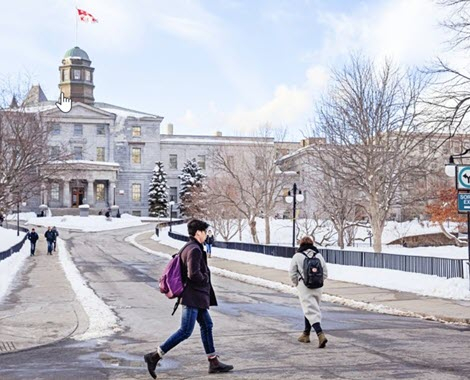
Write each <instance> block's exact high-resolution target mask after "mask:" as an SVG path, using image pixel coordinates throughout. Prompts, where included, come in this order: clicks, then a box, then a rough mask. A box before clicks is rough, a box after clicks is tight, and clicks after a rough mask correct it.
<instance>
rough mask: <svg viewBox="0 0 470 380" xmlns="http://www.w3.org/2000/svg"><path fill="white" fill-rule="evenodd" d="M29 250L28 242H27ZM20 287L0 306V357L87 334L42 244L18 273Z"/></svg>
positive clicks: (60, 274)
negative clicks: (82, 333) (74, 335)
mask: <svg viewBox="0 0 470 380" xmlns="http://www.w3.org/2000/svg"><path fill="white" fill-rule="evenodd" d="M25 244H26V245H28V247H29V243H28V242H26V243H25ZM17 276H18V277H19V280H20V284H18V285H16V287H17V289H18V290H17V291H15V292H11V293H10V295H9V296H7V297H6V298H5V299H4V301H3V302H2V303H1V304H0V354H3V353H8V352H10V351H18V350H25V349H29V348H33V347H37V346H43V345H47V344H50V343H53V342H56V341H59V340H61V339H64V338H67V337H69V336H70V335H72V334H74V333H80V332H84V331H86V329H87V327H88V318H87V316H86V314H85V313H84V311H83V309H82V306H81V305H80V303H79V302H78V301H77V300H76V299H75V293H74V292H73V290H72V288H71V286H70V283H69V281H68V280H67V278H66V277H65V273H64V271H63V269H62V266H61V264H60V262H59V258H58V252H53V255H52V256H48V255H47V253H46V246H45V243H44V241H40V242H39V243H38V246H37V249H36V255H35V256H32V257H29V256H28V257H27V258H26V263H25V264H24V266H23V268H22V270H21V271H20V272H19V273H18V274H17Z"/></svg>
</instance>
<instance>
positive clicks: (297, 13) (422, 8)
mask: <svg viewBox="0 0 470 380" xmlns="http://www.w3.org/2000/svg"><path fill="white" fill-rule="evenodd" d="M76 7H78V8H80V9H83V10H85V11H87V12H89V13H91V14H92V15H93V16H94V17H95V18H97V19H98V23H96V24H91V23H83V22H78V28H77V22H76V20H77V17H76V13H77V12H76V9H75V8H76ZM445 14H446V10H445V9H443V8H442V7H440V6H439V5H438V4H436V2H435V1H432V0H370V1H369V0H364V1H356V0H244V1H243V0H207V1H203V0H200V1H197V0H174V1H166V0H134V1H128V0H112V1H111V0H99V1H98V0H76V1H73V0H41V1H38V0H16V1H14V2H13V1H5V0H3V1H2V22H1V23H0V52H1V54H0V56H1V57H2V59H0V79H2V78H3V79H4V78H9V80H10V81H11V80H12V79H13V81H14V80H18V78H21V79H23V78H30V79H28V80H30V81H31V83H33V84H37V83H39V84H40V85H41V87H42V88H43V90H44V92H45V94H46V96H47V97H48V99H51V100H52V99H57V98H58V96H59V91H58V86H57V85H58V82H59V72H58V66H59V65H60V63H61V59H62V57H63V55H64V53H65V52H66V51H67V50H68V49H70V48H72V47H74V46H79V47H80V48H82V49H83V50H85V51H86V52H87V53H88V55H89V57H90V59H91V60H92V66H93V67H94V68H95V74H94V81H95V86H96V87H95V92H94V94H95V100H96V101H99V102H107V103H111V104H115V105H119V106H122V107H126V108H131V109H136V110H140V111H143V112H148V113H152V114H156V115H159V116H163V117H164V120H163V122H162V126H163V128H162V131H165V130H166V125H167V124H168V123H172V124H173V125H174V132H175V134H194V135H212V134H213V133H214V132H215V131H221V132H223V134H224V135H252V134H253V133H255V131H256V129H258V128H259V127H260V126H263V125H266V124H269V125H271V126H273V127H275V128H278V127H281V128H287V130H288V135H287V138H288V139H289V140H292V141H296V140H298V139H300V138H301V137H302V136H303V135H305V134H308V130H309V125H310V124H311V121H312V120H313V117H314V110H315V104H316V103H317V102H318V99H319V97H320V96H321V94H322V93H324V91H325V90H326V88H327V86H328V82H329V78H330V72H331V69H333V68H340V67H341V66H342V65H343V64H344V62H345V61H346V60H347V57H348V55H349V54H350V53H351V52H361V53H362V54H364V55H366V56H368V57H371V58H373V59H375V60H381V59H383V58H384V57H389V58H392V59H393V60H394V61H395V62H396V63H397V64H400V65H403V66H404V67H405V66H413V65H418V66H421V65H423V64H425V63H428V62H429V61H431V60H432V59H433V58H435V57H436V56H437V55H441V54H444V53H445V51H446V50H447V47H446V45H445V40H446V38H447V37H448V35H447V32H446V30H445V29H443V28H442V26H440V25H439V23H440V22H441V21H442V19H443V18H444V17H445ZM76 37H77V39H76ZM5 58H6V59H5Z"/></svg>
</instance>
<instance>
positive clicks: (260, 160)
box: [255, 156, 264, 170]
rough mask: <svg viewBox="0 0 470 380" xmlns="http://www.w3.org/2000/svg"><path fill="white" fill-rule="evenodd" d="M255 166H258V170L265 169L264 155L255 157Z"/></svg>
mask: <svg viewBox="0 0 470 380" xmlns="http://www.w3.org/2000/svg"><path fill="white" fill-rule="evenodd" d="M255 167H256V170H263V167H264V162H263V157H261V156H256V157H255Z"/></svg>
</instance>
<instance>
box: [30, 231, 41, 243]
mask: <svg viewBox="0 0 470 380" xmlns="http://www.w3.org/2000/svg"><path fill="white" fill-rule="evenodd" d="M28 239H29V240H31V243H33V244H34V243H36V242H37V241H38V239H39V235H38V234H37V233H36V232H28Z"/></svg>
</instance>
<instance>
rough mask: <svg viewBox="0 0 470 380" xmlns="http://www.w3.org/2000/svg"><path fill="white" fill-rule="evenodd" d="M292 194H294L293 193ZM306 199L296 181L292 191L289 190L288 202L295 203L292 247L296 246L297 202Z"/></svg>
mask: <svg viewBox="0 0 470 380" xmlns="http://www.w3.org/2000/svg"><path fill="white" fill-rule="evenodd" d="M291 194H292V195H291ZM303 200H304V196H303V194H302V191H301V190H300V189H298V188H297V184H296V183H294V186H293V187H292V192H290V191H289V192H287V196H286V202H287V203H289V204H291V203H293V207H292V209H293V212H292V247H294V248H295V219H296V208H297V202H302V201H303Z"/></svg>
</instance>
